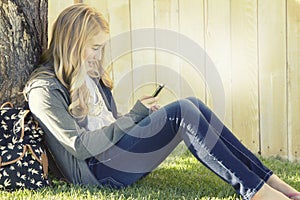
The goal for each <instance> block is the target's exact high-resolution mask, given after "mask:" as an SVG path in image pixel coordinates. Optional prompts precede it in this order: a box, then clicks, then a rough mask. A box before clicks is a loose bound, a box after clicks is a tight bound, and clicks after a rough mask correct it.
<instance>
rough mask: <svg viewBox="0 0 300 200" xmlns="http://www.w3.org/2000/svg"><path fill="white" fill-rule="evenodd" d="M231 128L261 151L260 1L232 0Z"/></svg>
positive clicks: (249, 146) (248, 144)
mask: <svg viewBox="0 0 300 200" xmlns="http://www.w3.org/2000/svg"><path fill="white" fill-rule="evenodd" d="M231 49H232V60H231V61H232V129H233V131H234V132H235V133H236V135H237V136H238V138H239V139H240V140H241V141H242V142H243V143H244V144H245V145H246V146H247V147H248V148H249V149H251V150H252V151H254V152H258V151H259V115H258V113H259V110H258V90H257V88H258V57H257V53H258V48H257V2H256V1H253V0H232V1H231Z"/></svg>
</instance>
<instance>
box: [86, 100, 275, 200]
mask: <svg viewBox="0 0 300 200" xmlns="http://www.w3.org/2000/svg"><path fill="white" fill-rule="evenodd" d="M220 127H221V128H220ZM181 141H184V143H185V144H186V146H187V147H188V149H189V150H190V151H191V153H192V154H193V155H194V156H195V157H196V158H197V159H198V160H199V161H200V162H201V163H202V164H204V165H205V166H206V167H207V168H209V169H210V170H212V171H213V172H214V173H215V174H216V175H218V176H219V177H220V178H221V179H223V180H224V181H226V182H227V183H229V184H230V185H232V186H233V187H234V188H235V190H236V191H237V193H239V194H240V195H241V196H242V197H243V198H244V199H251V198H252V197H253V195H254V194H255V193H256V192H257V191H258V190H259V189H260V188H261V187H262V185H263V184H264V182H266V181H267V180H268V178H269V177H270V176H271V175H272V171H271V170H269V169H268V168H267V167H265V166H264V165H263V164H262V163H261V162H260V161H259V159H258V158H257V157H256V156H255V155H254V154H253V153H251V152H250V151H249V150H248V149H247V148H246V147H245V146H243V145H242V144H241V143H240V141H239V140H238V139H237V138H236V137H235V136H234V135H233V134H232V132H231V131H230V130H229V129H228V128H226V127H225V126H224V124H223V123H222V122H221V121H220V120H219V119H218V118H217V117H216V115H215V114H214V113H213V112H212V111H211V110H210V109H209V108H208V107H207V106H206V105H205V104H203V103H202V102H201V101H200V100H198V99H196V98H193V97H191V98H187V99H183V100H179V101H176V102H173V103H171V104H168V105H166V106H164V107H163V108H161V109H159V110H158V111H155V112H153V113H152V114H150V115H149V116H148V117H146V118H145V119H143V120H142V121H140V122H139V123H138V124H137V125H136V126H134V127H133V128H132V129H131V130H129V131H126V135H125V136H123V137H122V138H121V140H120V141H119V142H118V143H117V144H116V145H114V146H113V147H111V148H110V149H108V150H106V151H105V152H103V153H101V154H100V155H98V156H96V157H93V158H90V159H87V163H88V165H89V168H90V169H91V171H92V172H93V174H94V175H95V176H96V178H97V179H98V180H99V182H100V183H101V184H103V185H109V186H112V187H116V188H120V187H125V186H128V185H131V184H133V183H135V182H136V181H137V180H139V179H141V178H142V177H144V176H146V175H147V174H148V173H149V172H151V171H152V170H153V169H155V168H156V167H157V166H158V165H159V164H160V163H162V161H163V160H164V159H165V158H166V157H167V156H168V155H169V154H170V153H171V152H172V150H173V149H174V148H175V147H176V146H177V145H178V144H179V143H180V142H181ZM195 176H196V174H195Z"/></svg>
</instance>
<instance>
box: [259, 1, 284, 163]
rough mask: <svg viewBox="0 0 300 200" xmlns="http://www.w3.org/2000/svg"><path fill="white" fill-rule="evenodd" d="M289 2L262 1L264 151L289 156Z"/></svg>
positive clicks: (261, 92) (262, 143) (260, 24)
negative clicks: (286, 10) (287, 81)
mask: <svg viewBox="0 0 300 200" xmlns="http://www.w3.org/2000/svg"><path fill="white" fill-rule="evenodd" d="M285 7H286V5H285V1H279V0H276V1H274V0H265V1H258V20H259V21H258V36H259V38H258V41H259V90H260V93H259V95H260V127H261V130H260V132H261V149H262V154H263V155H265V156H272V155H280V156H282V157H287V102H286V84H287V83H286V67H285V66H286V34H285V32H286V29H285V20H286V15H285Z"/></svg>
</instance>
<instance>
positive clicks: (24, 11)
mask: <svg viewBox="0 0 300 200" xmlns="http://www.w3.org/2000/svg"><path fill="white" fill-rule="evenodd" d="M47 22H48V0H0V104H2V103H3V102H5V101H11V102H12V103H14V104H15V105H21V104H22V103H23V101H24V98H23V95H22V93H21V92H22V90H23V87H24V85H25V83H26V81H27V80H28V77H29V75H30V73H31V72H32V70H33V67H34V65H36V64H37V62H38V60H39V58H40V55H41V53H42V51H43V50H44V49H45V48H46V47H47V39H48V38H47V25H48V23H47Z"/></svg>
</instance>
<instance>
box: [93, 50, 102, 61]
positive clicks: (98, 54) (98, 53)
mask: <svg viewBox="0 0 300 200" xmlns="http://www.w3.org/2000/svg"><path fill="white" fill-rule="evenodd" d="M101 58H102V48H99V50H97V51H96V53H95V56H94V59H96V60H101Z"/></svg>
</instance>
